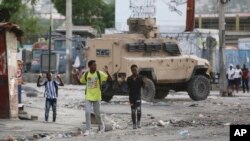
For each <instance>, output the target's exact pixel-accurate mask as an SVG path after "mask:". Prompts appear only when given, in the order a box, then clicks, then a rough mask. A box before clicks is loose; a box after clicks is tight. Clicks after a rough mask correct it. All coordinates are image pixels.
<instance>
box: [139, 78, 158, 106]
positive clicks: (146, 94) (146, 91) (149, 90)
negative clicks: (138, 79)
mask: <svg viewBox="0 0 250 141" xmlns="http://www.w3.org/2000/svg"><path fill="white" fill-rule="evenodd" d="M143 81H144V83H145V87H144V88H142V90H141V97H142V99H143V100H145V101H149V102H151V101H152V100H153V99H154V97H155V84H154V82H153V81H152V80H150V79H148V78H144V80H143Z"/></svg>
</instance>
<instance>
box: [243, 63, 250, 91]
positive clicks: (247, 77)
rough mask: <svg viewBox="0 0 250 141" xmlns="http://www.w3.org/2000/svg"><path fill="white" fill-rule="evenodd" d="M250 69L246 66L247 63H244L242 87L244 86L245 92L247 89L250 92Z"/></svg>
mask: <svg viewBox="0 0 250 141" xmlns="http://www.w3.org/2000/svg"><path fill="white" fill-rule="evenodd" d="M248 73H249V70H248V68H247V67H246V64H244V65H243V68H242V88H243V93H245V90H247V92H248V93H249V86H248V79H249V75H248Z"/></svg>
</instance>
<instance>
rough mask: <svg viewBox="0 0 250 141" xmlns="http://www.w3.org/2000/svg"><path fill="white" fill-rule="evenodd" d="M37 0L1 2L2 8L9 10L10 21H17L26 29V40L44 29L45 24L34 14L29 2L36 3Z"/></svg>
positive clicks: (5, 0) (16, 22) (6, 0)
mask: <svg viewBox="0 0 250 141" xmlns="http://www.w3.org/2000/svg"><path fill="white" fill-rule="evenodd" d="M36 2H37V0H3V1H2V3H1V4H0V9H2V10H4V11H8V14H9V15H10V17H9V18H8V20H7V21H8V22H12V23H15V24H17V25H19V26H20V28H21V29H22V30H23V31H24V39H25V41H26V40H27V39H29V38H31V36H33V35H34V34H36V35H39V34H42V31H44V28H43V25H41V24H40V20H41V19H39V18H38V17H36V16H35V15H34V12H33V10H32V9H31V8H29V7H28V6H27V3H31V5H34V4H35V3H36Z"/></svg>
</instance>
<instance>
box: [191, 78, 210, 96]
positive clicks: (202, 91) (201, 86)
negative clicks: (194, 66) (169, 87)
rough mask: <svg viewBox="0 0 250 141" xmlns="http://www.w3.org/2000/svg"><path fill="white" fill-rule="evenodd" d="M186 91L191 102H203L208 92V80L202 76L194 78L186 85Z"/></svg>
mask: <svg viewBox="0 0 250 141" xmlns="http://www.w3.org/2000/svg"><path fill="white" fill-rule="evenodd" d="M187 91H188V95H189V96H190V98H191V99H192V100H195V101H198V100H205V99H206V98H207V97H208V95H209V92H210V82H209V79H208V78H207V77H205V76H203V75H196V76H194V77H193V78H192V79H191V80H190V81H189V83H188V88H187Z"/></svg>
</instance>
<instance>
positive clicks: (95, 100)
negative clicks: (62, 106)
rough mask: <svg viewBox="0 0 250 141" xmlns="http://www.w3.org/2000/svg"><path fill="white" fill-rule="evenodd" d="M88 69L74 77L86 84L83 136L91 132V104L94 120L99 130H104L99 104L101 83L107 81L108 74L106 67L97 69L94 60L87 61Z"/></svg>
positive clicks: (78, 81)
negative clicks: (101, 69)
mask: <svg viewBox="0 0 250 141" xmlns="http://www.w3.org/2000/svg"><path fill="white" fill-rule="evenodd" d="M88 67H89V71H88V72H85V73H84V74H83V75H82V76H81V78H80V79H79V78H78V77H77V76H78V73H75V74H74V77H75V79H76V81H77V83H78V84H86V91H85V116H86V131H85V133H84V136H88V135H90V134H91V108H92V106H93V109H94V113H95V117H96V121H97V123H98V124H99V132H104V131H105V126H104V123H103V121H102V119H101V113H100V104H101V98H102V97H101V83H102V82H103V81H107V78H108V76H109V74H108V68H107V67H105V68H104V71H105V72H106V73H104V72H102V71H97V67H96V61H95V60H90V61H89V62H88Z"/></svg>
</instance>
